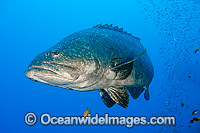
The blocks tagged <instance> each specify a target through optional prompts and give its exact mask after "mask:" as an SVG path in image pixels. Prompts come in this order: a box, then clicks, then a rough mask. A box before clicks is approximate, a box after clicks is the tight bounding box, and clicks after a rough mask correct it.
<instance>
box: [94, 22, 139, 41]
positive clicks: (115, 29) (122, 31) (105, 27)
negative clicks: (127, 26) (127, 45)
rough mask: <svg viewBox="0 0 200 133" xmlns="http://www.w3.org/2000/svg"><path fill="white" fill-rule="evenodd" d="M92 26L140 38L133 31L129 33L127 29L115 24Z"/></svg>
mask: <svg viewBox="0 0 200 133" xmlns="http://www.w3.org/2000/svg"><path fill="white" fill-rule="evenodd" d="M92 28H104V29H109V30H114V31H118V32H121V33H123V34H126V35H129V36H132V37H134V38H136V39H138V40H140V38H138V37H135V36H133V35H132V34H131V33H128V32H127V31H124V29H123V28H119V27H118V26H113V24H104V25H102V24H98V25H96V26H94V27H92Z"/></svg>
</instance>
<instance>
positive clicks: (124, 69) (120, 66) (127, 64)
mask: <svg viewBox="0 0 200 133" xmlns="http://www.w3.org/2000/svg"><path fill="white" fill-rule="evenodd" d="M145 53H146V49H145V50H144V51H143V52H142V53H141V54H140V55H139V56H137V57H136V58H131V57H130V56H131V55H130V56H129V57H127V59H122V58H120V57H115V58H113V59H112V60H111V62H110V64H111V65H110V66H111V67H110V70H111V71H114V72H115V73H116V75H115V76H114V77H113V79H117V80H123V79H126V78H127V77H128V76H129V75H130V73H131V72H132V69H133V62H134V61H136V60H137V59H139V58H140V57H141V56H143V55H144V54H145ZM108 77H112V76H108Z"/></svg>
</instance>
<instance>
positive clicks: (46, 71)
mask: <svg viewBox="0 0 200 133" xmlns="http://www.w3.org/2000/svg"><path fill="white" fill-rule="evenodd" d="M25 74H26V76H27V77H28V78H29V79H31V80H33V81H38V82H42V83H46V84H49V85H52V86H58V87H62V88H66V89H70V90H71V89H72V90H77V91H92V90H98V91H99V94H100V96H101V98H102V101H103V102H104V104H105V105H106V106H107V107H108V108H111V107H112V106H113V105H114V104H115V103H117V104H119V105H120V106H122V107H124V108H126V107H128V103H129V94H128V92H129V93H130V94H131V96H132V97H133V98H134V99H136V98H138V97H139V96H140V94H141V93H142V92H143V91H144V90H145V92H144V98H145V99H146V100H149V98H150V96H149V84H150V83H151V81H152V78H153V76H154V69H153V65H152V63H151V60H150V58H149V56H148V55H147V52H146V49H144V47H143V46H142V44H141V43H140V39H139V38H138V37H134V36H133V35H132V34H130V33H127V32H126V31H124V30H123V29H122V28H118V26H115V27H114V26H112V24H111V25H108V24H105V25H102V24H98V25H96V26H94V27H93V28H89V29H85V30H81V31H78V32H75V33H73V34H71V35H69V36H67V37H66V38H64V39H63V40H61V41H59V42H58V43H57V44H56V45H54V46H53V47H51V48H49V49H48V50H46V51H45V52H43V53H41V54H39V55H37V56H36V57H35V58H34V60H33V61H32V62H31V63H30V65H29V67H28V70H27V71H25ZM127 90H128V91H127Z"/></svg>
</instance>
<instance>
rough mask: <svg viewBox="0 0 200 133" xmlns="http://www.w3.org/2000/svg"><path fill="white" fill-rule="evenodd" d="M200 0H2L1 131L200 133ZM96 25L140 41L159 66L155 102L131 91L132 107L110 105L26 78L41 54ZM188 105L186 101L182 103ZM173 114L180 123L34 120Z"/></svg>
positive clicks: (154, 85)
mask: <svg viewBox="0 0 200 133" xmlns="http://www.w3.org/2000/svg"><path fill="white" fill-rule="evenodd" d="M199 16H200V2H199V1H198V0H84V1H82V0H73V1H69V0H57V1H53V0H28V1H27V0H17V1H16V0H1V1H0V44H1V52H0V53H1V60H0V61H1V62H0V63H1V65H0V71H1V75H0V81H1V87H0V133H35V132H49V133H50V132H101V133H102V132H132V133H135V132H194V133H195V132H196V133H198V132H200V122H195V123H191V124H190V120H192V119H193V118H194V117H197V118H199V117H200V113H199V112H197V113H196V114H195V115H192V112H193V111H194V110H198V111H200V97H199V96H200V69H199V68H200V52H199V53H198V52H195V50H197V49H198V48H199V47H200V17H199ZM99 23H102V24H107V23H108V24H113V25H118V26H119V27H122V28H124V29H125V30H127V31H128V32H130V33H132V35H134V36H137V37H139V38H140V39H141V43H142V44H143V46H144V47H145V48H147V53H148V55H149V56H150V58H151V61H152V63H153V66H154V71H155V75H154V78H153V81H152V83H151V84H150V88H149V89H150V97H151V98H150V100H149V101H146V100H145V99H144V96H143V93H142V94H141V96H140V97H139V98H138V99H135V100H134V99H133V98H132V97H130V101H129V107H128V108H126V109H124V108H122V107H120V106H118V105H117V104H116V105H114V106H113V107H112V108H110V109H109V108H107V107H106V106H105V105H104V103H103V102H102V100H101V97H100V96H99V93H98V91H90V92H78V91H70V90H66V89H62V88H59V87H53V86H49V85H46V84H43V83H39V82H37V83H36V82H33V81H31V80H29V79H28V78H27V77H26V76H25V74H24V71H25V70H26V69H27V67H28V65H29V63H30V62H31V61H32V59H33V58H34V57H35V56H36V55H38V54H39V53H41V52H43V51H45V50H46V49H48V48H49V47H51V46H53V45H54V44H56V43H57V42H58V41H60V40H61V39H63V38H64V37H66V36H68V35H70V34H71V33H73V32H76V31H79V30H82V29H87V28H91V27H93V26H95V25H97V24H99ZM183 104H184V106H181V105H183ZM87 108H88V109H89V110H90V113H91V115H92V116H93V115H94V114H96V113H98V114H99V115H100V116H103V115H104V114H105V113H109V115H110V116H146V117H148V118H150V117H151V116H175V117H176V125H175V126H172V125H169V126H168V125H161V126H159V125H155V126H152V125H145V126H142V125H138V126H133V127H132V128H127V127H126V126H120V125H119V126H92V125H91V126H76V125H73V126H65V125H62V126H58V125H56V126H53V125H48V126H44V125H42V124H41V123H40V122H39V120H38V121H37V123H36V124H35V125H33V126H28V125H26V123H25V122H24V116H25V114H26V113H28V112H34V113H35V114H36V115H37V116H40V115H41V114H43V113H49V114H51V115H52V116H82V115H83V113H84V111H85V110H86V109H87Z"/></svg>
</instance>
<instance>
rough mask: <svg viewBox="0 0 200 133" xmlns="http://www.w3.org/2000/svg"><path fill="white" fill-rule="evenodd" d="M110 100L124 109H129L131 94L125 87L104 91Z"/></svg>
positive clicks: (110, 88)
mask: <svg viewBox="0 0 200 133" xmlns="http://www.w3.org/2000/svg"><path fill="white" fill-rule="evenodd" d="M104 90H105V91H106V92H107V94H108V95H109V96H110V98H111V99H112V100H113V101H114V102H115V103H117V104H119V105H120V106H122V107H123V108H126V107H128V103H129V94H128V92H127V90H126V89H125V88H124V87H113V86H112V87H109V88H106V89H104Z"/></svg>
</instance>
